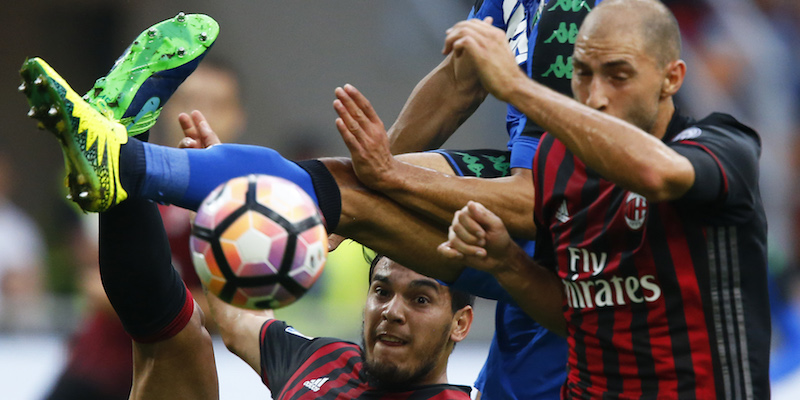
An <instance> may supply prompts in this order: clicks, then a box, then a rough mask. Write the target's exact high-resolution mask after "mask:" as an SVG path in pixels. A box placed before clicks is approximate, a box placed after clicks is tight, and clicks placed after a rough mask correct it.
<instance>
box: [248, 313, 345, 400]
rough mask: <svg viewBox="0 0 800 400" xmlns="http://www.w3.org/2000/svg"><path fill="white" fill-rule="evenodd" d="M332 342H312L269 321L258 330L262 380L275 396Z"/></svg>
mask: <svg viewBox="0 0 800 400" xmlns="http://www.w3.org/2000/svg"><path fill="white" fill-rule="evenodd" d="M332 341H333V339H331V338H311V337H308V336H305V335H303V334H301V333H300V332H298V331H297V330H295V329H294V328H292V327H291V326H289V325H287V324H286V322H283V321H279V320H275V319H271V320H269V321H267V322H265V323H264V325H263V326H262V327H261V343H260V347H261V379H262V381H264V384H265V385H267V387H268V388H269V390H270V391H271V392H272V393H273V395H277V393H280V391H281V390H282V389H283V387H284V385H286V383H287V382H288V380H289V378H291V376H292V374H293V373H294V372H295V371H297V370H298V369H299V368H300V367H301V366H302V365H303V363H304V362H305V361H306V360H307V359H308V358H310V357H311V355H313V354H314V352H315V351H317V350H318V349H319V348H321V347H322V346H324V345H326V344H329V343H331V342H332Z"/></svg>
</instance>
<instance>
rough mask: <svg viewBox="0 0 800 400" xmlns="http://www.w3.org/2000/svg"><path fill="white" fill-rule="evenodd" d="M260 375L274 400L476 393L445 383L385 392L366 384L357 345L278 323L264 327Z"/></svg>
mask: <svg viewBox="0 0 800 400" xmlns="http://www.w3.org/2000/svg"><path fill="white" fill-rule="evenodd" d="M261 371H262V372H261V379H262V380H263V381H264V384H266V385H267V387H268V388H269V390H270V391H271V392H272V396H273V398H274V399H275V400H290V399H291V400H300V399H370V400H469V399H470V392H471V390H472V389H471V388H470V387H469V386H456V385H446V384H440V385H422V386H415V387H409V388H407V389H403V390H401V391H386V390H380V389H378V388H375V387H373V386H371V385H370V384H369V382H367V379H366V377H365V374H364V371H363V353H362V352H361V348H360V347H359V346H358V345H356V344H354V343H350V342H345V341H342V340H339V339H334V338H309V337H306V336H303V335H302V334H300V333H299V332H297V331H296V330H294V328H292V327H291V326H288V325H286V323H285V322H283V321H279V320H274V319H273V320H269V321H267V322H266V323H264V325H263V326H262V328H261Z"/></svg>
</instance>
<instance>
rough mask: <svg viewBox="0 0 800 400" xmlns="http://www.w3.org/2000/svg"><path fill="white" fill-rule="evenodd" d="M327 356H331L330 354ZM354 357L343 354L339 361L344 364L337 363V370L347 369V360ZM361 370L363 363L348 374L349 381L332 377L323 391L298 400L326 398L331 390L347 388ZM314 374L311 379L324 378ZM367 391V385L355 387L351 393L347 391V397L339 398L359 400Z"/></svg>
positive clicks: (358, 364) (349, 353)
mask: <svg viewBox="0 0 800 400" xmlns="http://www.w3.org/2000/svg"><path fill="white" fill-rule="evenodd" d="M323 349H324V347H323ZM326 354H330V352H328V353H326ZM353 356H354V354H352V353H351V352H349V351H347V352H345V353H343V354H342V355H341V356H340V357H339V360H342V362H341V363H337V368H342V367H345V364H346V363H347V359H349V358H351V357H353ZM317 358H319V357H317ZM361 368H362V363H361V362H360V361H359V362H358V363H357V364H356V365H354V366H353V370H352V371H351V373H348V374H347V376H348V378H347V379H337V378H338V376H337V377H332V379H331V380H330V381H328V382H327V383H326V384H325V386H324V387H323V388H322V389H320V390H319V391H318V392H308V393H306V394H305V395H303V396H301V397H300V398H299V399H298V400H306V399H308V400H311V399H317V398H323V397H325V395H326V394H328V392H330V391H331V390H335V389H338V388H340V387H342V386H346V385H347V384H348V382H349V381H350V380H351V379H352V377H357V376H358V375H359V373H360V372H361ZM312 374H313V375H308V376H309V377H313V376H322V375H316V371H314V372H312ZM342 375H343V374H340V375H339V376H342ZM367 389H369V387H368V386H367V385H366V384H363V385H358V386H357V387H354V388H352V389H350V390H349V391H347V392H346V393H347V396H342V394H339V397H344V398H347V399H357V398H358V397H359V396H361V394H362V393H364V392H365V391H366V390H367Z"/></svg>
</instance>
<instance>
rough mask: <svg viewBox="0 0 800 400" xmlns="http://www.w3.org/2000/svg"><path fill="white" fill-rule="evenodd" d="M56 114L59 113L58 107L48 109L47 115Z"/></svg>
mask: <svg viewBox="0 0 800 400" xmlns="http://www.w3.org/2000/svg"><path fill="white" fill-rule="evenodd" d="M56 114H58V109H56V108H55V107H50V109H49V110H47V115H49V116H51V117H55V116H56Z"/></svg>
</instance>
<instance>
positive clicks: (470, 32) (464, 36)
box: [442, 17, 495, 56]
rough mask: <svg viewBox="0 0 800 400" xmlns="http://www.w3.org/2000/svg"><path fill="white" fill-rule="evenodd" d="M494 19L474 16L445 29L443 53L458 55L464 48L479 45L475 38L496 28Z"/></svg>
mask: <svg viewBox="0 0 800 400" xmlns="http://www.w3.org/2000/svg"><path fill="white" fill-rule="evenodd" d="M493 21H494V20H493V19H492V17H486V18H484V19H483V20H480V19H477V18H473V19H468V20H466V21H461V22H458V23H456V24H455V25H453V26H452V27H451V28H449V29H448V30H447V31H445V33H446V36H445V40H444V48H443V49H442V54H445V55H446V54H450V53H451V52H453V53H455V55H456V56H460V55H461V53H462V52H463V50H464V48H466V47H469V46H473V45H477V41H476V40H475V38H478V37H480V36H481V35H483V34H486V33H487V32H490V30H491V29H493V28H495V27H494V26H492V22H493Z"/></svg>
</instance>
